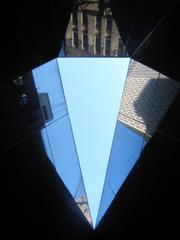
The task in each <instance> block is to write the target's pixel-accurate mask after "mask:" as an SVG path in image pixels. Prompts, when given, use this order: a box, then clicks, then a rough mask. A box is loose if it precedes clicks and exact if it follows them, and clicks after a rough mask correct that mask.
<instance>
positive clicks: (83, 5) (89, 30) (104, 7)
mask: <svg viewBox="0 0 180 240" xmlns="http://www.w3.org/2000/svg"><path fill="white" fill-rule="evenodd" d="M64 52H65V56H67V57H73V56H87V57H89V56H104V57H107V56H120V57H127V56H128V54H127V52H126V49H125V46H124V44H123V42H122V39H121V37H120V35H119V31H118V29H117V26H116V23H115V21H114V19H113V18H112V12H111V8H110V6H109V1H106V0H103V1H100V0H99V1H90V2H88V1H81V0H77V1H76V3H75V5H74V9H73V11H72V14H71V17H70V20H69V24H68V27H67V30H66V34H65V41H64Z"/></svg>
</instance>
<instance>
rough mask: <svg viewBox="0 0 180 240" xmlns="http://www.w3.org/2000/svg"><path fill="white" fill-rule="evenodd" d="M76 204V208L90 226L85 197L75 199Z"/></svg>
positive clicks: (90, 220) (90, 221)
mask: <svg viewBox="0 0 180 240" xmlns="http://www.w3.org/2000/svg"><path fill="white" fill-rule="evenodd" d="M76 203H77V205H78V207H79V208H80V209H81V211H82V213H83V214H84V216H85V218H86V219H87V221H88V222H89V223H90V225H92V219H91V215H90V211H89V206H88V200H87V197H86V196H85V195H82V196H80V197H79V198H77V199H76Z"/></svg>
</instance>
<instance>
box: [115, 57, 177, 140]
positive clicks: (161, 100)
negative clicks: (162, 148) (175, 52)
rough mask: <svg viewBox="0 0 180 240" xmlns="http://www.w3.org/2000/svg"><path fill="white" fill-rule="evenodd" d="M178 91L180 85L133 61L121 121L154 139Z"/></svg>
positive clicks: (124, 96)
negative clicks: (153, 136) (156, 130)
mask: <svg viewBox="0 0 180 240" xmlns="http://www.w3.org/2000/svg"><path fill="white" fill-rule="evenodd" d="M179 89H180V86H179V83H178V82H176V81H174V80H172V79H170V78H168V77H166V76H164V75H162V74H160V73H159V72H157V71H155V70H153V69H151V68H149V67H147V66H145V65H143V64H141V63H139V62H136V61H134V60H131V62H130V66H129V70H128V74H127V79H126V83H125V87H124V93H123V97H122V101H121V105H120V110H119V117H118V120H119V121H120V122H122V123H124V124H126V125H127V126H129V127H131V128H133V129H135V130H137V131H138V132H140V133H143V134H144V133H146V134H147V135H148V136H151V135H152V134H153V132H154V131H155V129H156V128H157V126H158V124H159V123H160V121H161V120H162V118H163V117H164V115H165V113H166V111H167V110H168V108H169V106H170V105H171V103H172V101H173V99H174V97H175V96H176V94H177V93H178V91H179Z"/></svg>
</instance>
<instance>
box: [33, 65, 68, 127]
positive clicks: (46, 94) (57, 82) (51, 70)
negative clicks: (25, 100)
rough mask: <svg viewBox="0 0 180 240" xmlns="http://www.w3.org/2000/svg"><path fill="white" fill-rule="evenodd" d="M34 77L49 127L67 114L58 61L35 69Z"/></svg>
mask: <svg viewBox="0 0 180 240" xmlns="http://www.w3.org/2000/svg"><path fill="white" fill-rule="evenodd" d="M33 76H34V82H35V85H36V88H37V92H38V95H39V101H40V105H41V108H42V112H43V116H44V119H45V123H46V126H48V125H49V124H52V123H53V122H54V121H56V120H57V119H59V118H61V117H63V116H65V115H66V114H67V107H66V103H65V98H64V93H63V87H62V83H61V79H60V75H59V68H58V65H57V61H56V60H52V61H50V62H48V63H46V64H44V65H42V66H41V67H38V68H36V69H34V70H33ZM45 111H46V112H45Z"/></svg>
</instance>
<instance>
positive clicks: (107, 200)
mask: <svg viewBox="0 0 180 240" xmlns="http://www.w3.org/2000/svg"><path fill="white" fill-rule="evenodd" d="M114 197H115V194H114V192H113V191H112V188H111V186H110V185H109V183H108V181H105V183H104V188H103V193H102V197H101V204H100V207H99V212H98V216H97V220H96V227H97V225H98V224H99V222H100V221H101V219H102V217H103V216H104V214H105V212H106V211H107V209H108V208H109V206H110V204H111V203H112V201H113V199H114Z"/></svg>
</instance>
